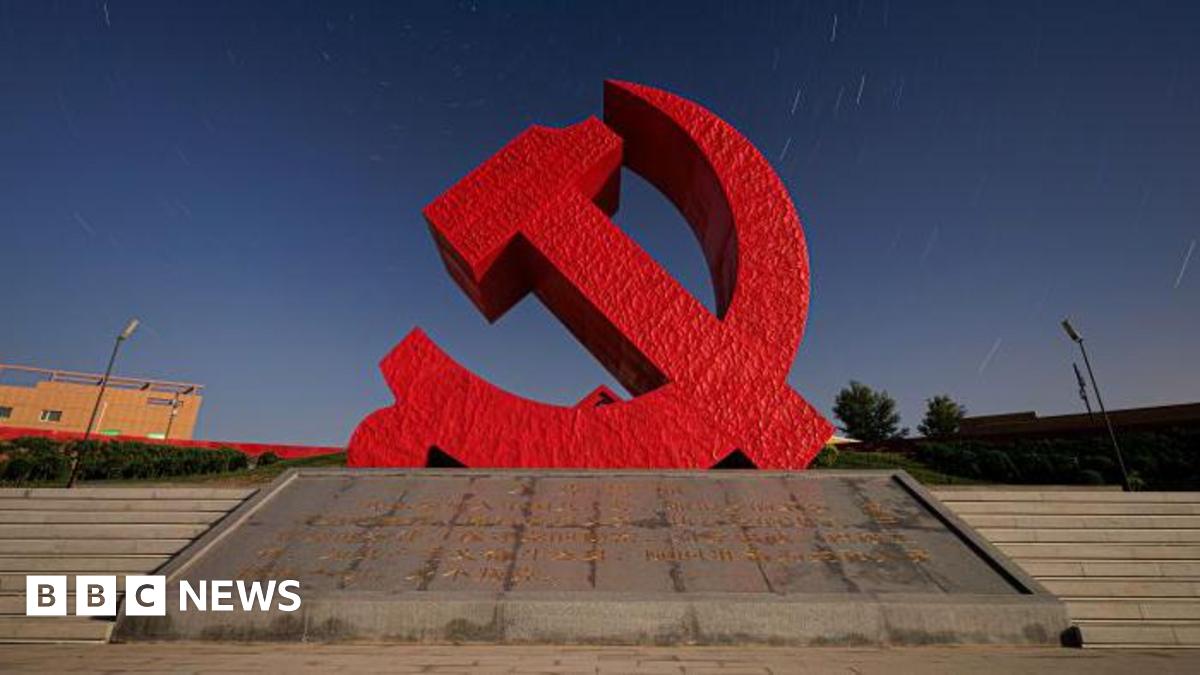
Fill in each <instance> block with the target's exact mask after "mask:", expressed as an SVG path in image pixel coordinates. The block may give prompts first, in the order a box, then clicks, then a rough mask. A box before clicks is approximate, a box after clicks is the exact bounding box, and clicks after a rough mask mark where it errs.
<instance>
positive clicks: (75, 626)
mask: <svg viewBox="0 0 1200 675" xmlns="http://www.w3.org/2000/svg"><path fill="white" fill-rule="evenodd" d="M112 629H113V622H112V621H111V620H105V619H92V618H88V617H77V616H29V617H26V616H21V617H15V616H3V617H0V642H107V641H108V636H109V635H110V634H111V633H112Z"/></svg>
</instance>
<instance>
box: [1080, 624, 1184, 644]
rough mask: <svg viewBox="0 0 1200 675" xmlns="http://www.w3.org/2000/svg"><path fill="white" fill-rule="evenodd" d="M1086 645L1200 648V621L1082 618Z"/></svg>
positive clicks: (1081, 629) (1081, 626)
mask: <svg viewBox="0 0 1200 675" xmlns="http://www.w3.org/2000/svg"><path fill="white" fill-rule="evenodd" d="M1076 625H1078V626H1079V630H1080V632H1081V633H1082V635H1083V646H1084V647H1093V648H1094V647H1191V648H1200V622H1196V623H1191V622H1147V621H1078V622H1076Z"/></svg>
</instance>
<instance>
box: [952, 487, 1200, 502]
mask: <svg viewBox="0 0 1200 675" xmlns="http://www.w3.org/2000/svg"><path fill="white" fill-rule="evenodd" d="M933 494H934V496H935V497H937V498H938V499H940V500H941V501H942V502H944V503H947V504H950V503H955V502H1122V503H1126V504H1136V503H1141V504H1162V503H1193V504H1200V492H1121V491H1120V490H1096V489H1077V490H1004V489H992V488H982V489H973V490H961V489H956V490H950V489H944V488H939V489H937V490H934V491H933Z"/></svg>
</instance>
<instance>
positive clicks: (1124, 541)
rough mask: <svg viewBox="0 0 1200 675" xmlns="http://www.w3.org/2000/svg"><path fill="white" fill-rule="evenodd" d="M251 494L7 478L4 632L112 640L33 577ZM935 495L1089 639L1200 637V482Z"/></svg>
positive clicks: (174, 547) (132, 546) (205, 521)
mask: <svg viewBox="0 0 1200 675" xmlns="http://www.w3.org/2000/svg"><path fill="white" fill-rule="evenodd" d="M253 493H254V490H251V489H213V488H76V489H73V490H63V489H55V488H32V489H24V488H0V642H103V641H106V640H107V639H108V636H109V633H110V632H111V631H112V626H113V623H112V620H110V619H90V618H86V617H78V618H76V617H73V616H68V617H26V616H25V615H24V614H25V575H26V574H66V575H74V574H81V573H98V574H115V575H118V576H120V575H125V574H146V573H150V572H153V571H154V570H156V569H158V568H159V567H161V566H162V565H163V564H164V563H166V562H167V560H169V559H170V558H171V556H173V555H174V554H175V553H177V552H179V551H180V550H181V549H182V548H183V547H184V546H186V545H187V544H188V543H190V542H191V541H192V540H193V539H195V538H196V537H198V536H199V535H200V534H201V533H203V532H204V531H205V530H207V529H208V528H209V527H210V526H212V525H213V524H214V523H215V522H217V521H218V520H220V519H221V518H222V517H224V516H225V514H226V513H228V512H229V511H231V510H232V509H233V508H234V507H236V506H238V505H239V504H241V503H242V501H243V500H245V499H246V498H247V497H249V496H250V495H251V494H253ZM934 494H935V496H937V497H938V498H939V499H941V500H942V502H943V503H945V504H946V506H948V507H949V508H950V509H951V510H952V511H953V512H954V513H956V514H957V515H958V516H959V517H961V518H962V519H963V520H965V521H966V522H967V523H969V524H970V525H972V526H973V527H975V528H976V529H977V530H979V532H980V534H982V535H983V536H984V537H985V538H986V539H988V540H989V541H991V542H992V543H993V544H995V545H996V546H997V547H998V548H999V549H1000V550H1001V551H1003V552H1004V553H1005V554H1006V555H1008V556H1009V557H1010V558H1012V559H1013V561H1014V562H1016V563H1017V564H1018V565H1020V566H1021V567H1022V568H1023V569H1025V570H1026V571H1027V572H1028V573H1029V574H1031V575H1032V576H1033V577H1034V578H1036V579H1037V580H1038V581H1039V582H1041V583H1042V585H1044V586H1045V587H1046V588H1047V589H1048V590H1049V591H1050V592H1052V593H1054V594H1056V595H1058V596H1060V597H1062V598H1063V599H1064V600H1066V603H1067V611H1068V612H1069V613H1070V615H1071V618H1072V620H1073V621H1074V623H1075V625H1077V626H1078V627H1079V628H1080V631H1081V633H1082V636H1083V643H1084V646H1085V647H1153V648H1163V647H1200V493H1196V492H1135V493H1123V492H1118V491H1114V490H1105V489H1070V488H1046V489H1022V488H1015V487H1011V486H1005V487H982V488H976V487H969V488H960V487H955V488H949V487H944V488H938V489H936V490H934ZM70 602H71V606H72V607H73V606H74V597H71V598H70Z"/></svg>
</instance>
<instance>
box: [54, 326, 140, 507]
mask: <svg viewBox="0 0 1200 675" xmlns="http://www.w3.org/2000/svg"><path fill="white" fill-rule="evenodd" d="M138 323H139V322H138V320H137V319H130V320H129V323H127V324H125V329H124V330H122V331H121V332H120V334H118V335H117V341H116V342H115V343H114V344H113V350H112V354H111V355H110V356H109V357H108V367H107V368H105V369H104V377H103V378H101V379H100V393H98V394H96V404H95V405H94V406H92V416H91V417H90V418H88V424H87V428H86V429H85V430H84V432H83V441H82V443H87V440H88V438H89V437H90V436H91V435H92V426H93V425H94V424H96V413H98V412H100V401H101V400H103V399H104V390H105V389H107V388H108V378H109V376H110V375H112V369H113V363H115V362H116V360H117V351H119V350H120V349H121V343H122V342H124V341H126V340H128V339H129V337H130V336H131V335H133V331H135V330H137V327H138ZM81 452H83V449H82V447H80V449H79V450H76V451H75V456H74V457H73V458H72V459H71V475H70V477H69V478H67V487H75V481H76V479H77V478H79V454H80V453H81Z"/></svg>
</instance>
